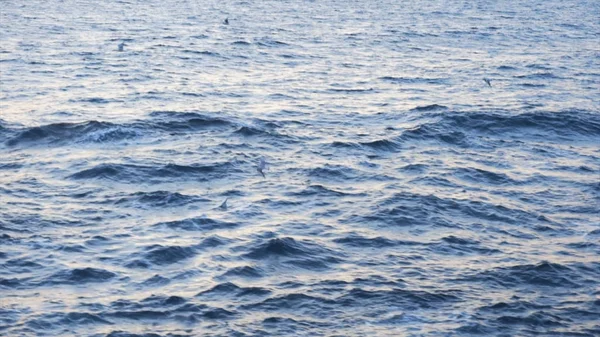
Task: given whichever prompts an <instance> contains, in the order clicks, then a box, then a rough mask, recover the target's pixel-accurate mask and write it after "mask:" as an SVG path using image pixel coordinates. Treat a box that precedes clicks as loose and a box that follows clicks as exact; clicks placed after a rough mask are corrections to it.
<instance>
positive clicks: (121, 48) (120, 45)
mask: <svg viewBox="0 0 600 337" xmlns="http://www.w3.org/2000/svg"><path fill="white" fill-rule="evenodd" d="M124 47H125V42H121V43H119V49H118V50H119V51H123V48H124Z"/></svg>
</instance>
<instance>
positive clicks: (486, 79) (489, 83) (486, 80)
mask: <svg viewBox="0 0 600 337" xmlns="http://www.w3.org/2000/svg"><path fill="white" fill-rule="evenodd" d="M483 81H484V82H485V83H487V85H488V86H489V87H490V88H491V87H492V80H490V79H489V78H485V77H484V78H483Z"/></svg>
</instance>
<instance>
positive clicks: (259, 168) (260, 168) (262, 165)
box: [256, 158, 267, 178]
mask: <svg viewBox="0 0 600 337" xmlns="http://www.w3.org/2000/svg"><path fill="white" fill-rule="evenodd" d="M266 167H267V162H266V161H265V158H260V160H259V161H258V165H256V170H257V171H258V173H260V174H262V176H263V178H266V177H265V172H264V170H265V168H266Z"/></svg>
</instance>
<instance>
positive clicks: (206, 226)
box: [154, 216, 238, 231]
mask: <svg viewBox="0 0 600 337" xmlns="http://www.w3.org/2000/svg"><path fill="white" fill-rule="evenodd" d="M154 226H161V227H168V228H171V229H181V230H185V231H210V230H215V229H231V228H234V227H237V226H238V224H236V223H232V222H225V221H219V220H214V219H210V218H207V217H204V216H202V217H196V218H190V219H184V220H177V221H170V222H159V223H157V224H155V225H154Z"/></svg>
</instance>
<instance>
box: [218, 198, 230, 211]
mask: <svg viewBox="0 0 600 337" xmlns="http://www.w3.org/2000/svg"><path fill="white" fill-rule="evenodd" d="M227 200H229V198H225V201H223V203H222V204H221V206H219V208H220V209H223V210H226V209H227Z"/></svg>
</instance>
